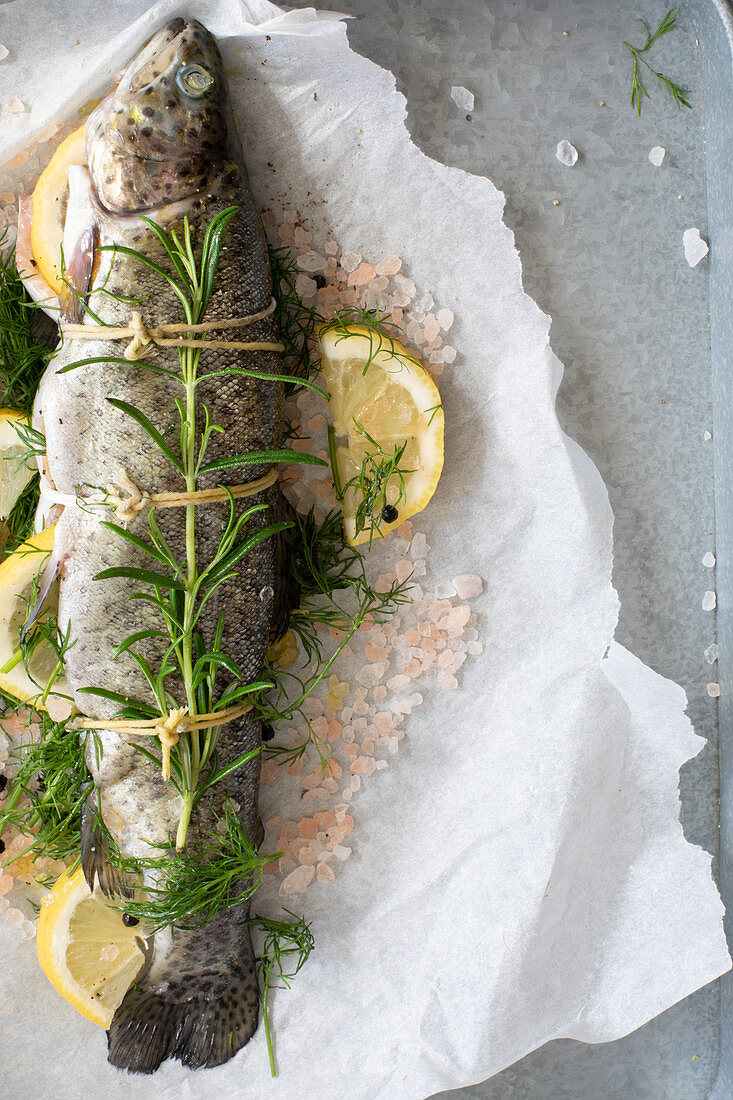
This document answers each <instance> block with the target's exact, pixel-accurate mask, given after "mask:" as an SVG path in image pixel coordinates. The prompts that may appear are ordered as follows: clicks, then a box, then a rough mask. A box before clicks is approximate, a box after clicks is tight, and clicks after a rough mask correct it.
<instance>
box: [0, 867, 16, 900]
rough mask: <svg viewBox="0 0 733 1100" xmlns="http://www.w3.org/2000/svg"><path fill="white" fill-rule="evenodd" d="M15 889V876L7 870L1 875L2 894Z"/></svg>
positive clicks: (0, 886)
mask: <svg viewBox="0 0 733 1100" xmlns="http://www.w3.org/2000/svg"><path fill="white" fill-rule="evenodd" d="M12 889H13V876H12V875H9V874H8V873H7V871H6V872H5V874H2V875H0V895H1V894H9V893H10V891H11V890H12Z"/></svg>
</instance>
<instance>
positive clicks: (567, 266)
mask: <svg viewBox="0 0 733 1100" xmlns="http://www.w3.org/2000/svg"><path fill="white" fill-rule="evenodd" d="M293 6H301V7H304V6H306V4H305V3H301V4H296V5H293ZM318 6H320V7H323V8H331V9H333V10H338V11H342V12H343V11H348V12H349V13H350V14H351V15H352V16H354V17H355V18H354V19H353V20H352V21H351V22H350V23H349V39H350V42H351V44H352V46H353V47H354V48H355V49H356V50H357V51H358V52H360V53H362V54H364V55H366V56H367V57H369V58H371V59H372V60H374V61H376V62H377V63H378V64H380V65H383V66H384V67H385V68H388V69H391V70H392V72H394V73H395V74H396V76H397V80H398V87H399V88H400V90H401V91H403V92H404V94H405V95H406V97H407V102H408V119H407V125H408V128H409V129H410V132H411V134H412V136H413V139H414V140H415V142H416V143H417V145H418V146H419V147H420V148H421V149H422V150H423V151H424V152H425V153H427V154H428V155H429V156H431V157H434V158H435V159H437V160H440V161H442V162H444V163H446V164H451V165H457V166H459V167H461V168H465V169H467V170H468V171H471V172H475V173H478V174H483V175H487V176H489V177H490V178H491V179H492V180H493V181H494V183H495V184H496V185H497V186H498V187H499V188H501V189H502V190H503V191H504V192H505V194H506V200H507V201H506V210H505V221H506V222H507V224H508V225H509V227H510V228H511V229H512V230H513V231H514V233H515V236H516V242H517V246H518V248H519V253H520V257H521V259H522V264H523V270H524V284H525V287H526V289H527V291H528V293H529V294H531V295H532V297H533V298H534V299H535V300H536V301H537V302H538V303H539V305H540V307H541V308H542V309H543V310H545V311H546V312H547V313H549V314H550V316H551V317H552V328H551V333H550V340H551V343H552V347H553V350H554V351H555V352H556V354H557V355H558V356H559V358H560V360H561V361H562V362H563V363H564V365H565V378H564V381H563V385H562V387H561V389H560V394H559V398H558V412H559V415H560V418H561V422H562V424H563V427H564V428H565V429H566V431H567V432H568V433H569V434H570V435H571V436H572V437H573V438H575V439H576V440H578V442H579V443H580V444H581V445H582V446H583V447H584V448H585V450H586V451H587V452H588V453H589V454H590V455H591V457H592V458H593V459H594V461H595V462H596V464H597V466H598V467H599V469H600V471H601V473H602V475H603V477H604V480H605V482H606V485H607V487H608V490H609V495H610V498H611V504H612V506H613V509H614V513H615V517H616V520H615V561H614V583H615V585H616V587H617V589H618V591H619V594H620V596H621V618H620V622H619V627H618V631H617V637H618V639H619V641H621V642H622V643H623V644H624V645H626V646H628V647H629V648H630V649H631V650H632V651H633V652H634V653H636V654H637V655H638V656H639V657H640V658H642V660H644V661H645V662H646V663H648V664H649V665H651V667H652V668H654V669H655V670H656V671H658V672H660V673H662V674H663V675H665V676H669V677H670V678H672V679H673V680H675V681H677V682H678V683H680V684H682V686H683V687H684V688H685V690H686V692H687V695H688V698H689V700H690V706H689V714H690V716H691V718H692V720H693V722H694V724H695V728H696V730H697V732H698V733H699V734H701V735H703V736H704V737H705V738H706V739H707V743H706V747H705V748H704V749H703V751H702V752H701V753H700V755H699V756H698V757H696V758H695V759H694V760H692V761H690V762H689V763H688V764H687V765H686V766H685V767H684V768H683V769H682V772H681V775H680V795H681V821H682V825H683V828H684V831H685V835H686V836H687V838H688V840H689V841H691V842H692V843H694V844H699V845H701V846H702V847H704V848H705V849H706V850H707V851H709V852H711V853H713V855H714V871H715V874H716V876H719V881H720V884H721V889H722V892H723V897H724V900H726V901H727V900H731V899H733V854H732V853H733V698H732V697H731V686H732V674H733V666H732V664H731V662H732V661H733V528H732V522H731V521H732V520H733V461H732V459H733V430H732V429H733V425H730V424H729V420H730V417H731V415H732V413H731V410H732V409H733V369H732V368H733V363H731V358H732V357H733V302H732V301H731V298H732V297H733V289H732V288H733V278H732V275H731V272H732V271H733V187H732V186H731V165H733V121H732V115H733V112H732V111H731V105H732V104H733V61H732V55H731V47H732V43H733V33H732V32H733V9H731V7H730V6H729V4H728V2H727V0H688V3H686V4H685V5H684V7H683V9H682V11H681V12H680V16H679V19H678V26H677V28H676V29H675V30H674V32H673V33H671V34H669V35H667V36H666V37H664V38H663V39H660V40H659V41H658V43H657V44H656V45H655V47H654V60H656V61H658V62H659V68H660V69H661V71H662V72H664V73H667V74H668V75H670V76H672V77H673V78H674V79H675V80H676V82H677V83H678V84H680V85H682V86H683V87H685V88H688V89H690V90H691V100H692V103H693V110H691V111H688V110H678V109H677V108H676V107H675V105H674V103H673V102H672V100H671V98H670V97H669V96H668V94H667V93H666V92H665V90H664V89H663V88H661V87H658V86H656V85H655V82H654V81H653V78H652V79H650V80H649V81H648V82H647V87H648V89H649V91H650V93H651V96H652V98H651V99H650V100H646V101H645V103H644V107H643V110H642V114H641V117H640V118H639V117H637V115H636V113H635V112H634V111H632V109H631V106H630V104H629V94H630V85H631V59H630V56H629V54H628V51H627V50H626V49H625V48H624V45H623V43H624V40H628V41H630V42H633V43H636V42H637V40H638V41H639V43H642V42H643V31H642V30H641V28H640V24H639V23H638V22H637V20H638V18H639V17H643V18H644V19H646V20H647V21H648V22H649V24H650V25H651V26H652V27H656V26H657V24H658V23H659V21H660V20H661V19H662V17H663V16H664V14H665V12H666V10H667V9H668V8H669V6H670V4H669V3H668V2H667V0H638V2H637V3H634V4H633V5H632V4H629V3H618V2H615V0H604V2H603V3H599V2H598V0H451V2H450V3H446V0H340V2H339V0H321V2H320V4H319V5H318ZM452 85H465V86H466V87H468V88H469V89H470V90H471V91H472V92H474V93H475V96H476V105H475V109H474V111H473V112H472V114H471V117H470V119H467V118H466V116H465V111H460V110H459V109H458V108H457V107H456V105H455V104H454V103H453V101H452V100H451V98H450V88H451V86H452ZM563 138H567V139H568V140H569V141H571V142H572V143H573V144H574V145H575V146H576V147H577V148H578V150H579V151H580V159H579V162H578V164H577V165H576V166H575V167H574V168H572V169H571V168H566V167H563V166H562V165H560V164H559V163H558V162H557V160H556V159H555V147H556V145H557V143H558V141H560V140H561V139H563ZM655 145H661V146H664V147H665V149H666V151H667V152H666V156H665V159H664V162H663V164H662V166H661V167H659V168H657V167H654V166H653V165H652V164H651V163H650V162H649V160H648V153H649V151H650V149H651V148H652V147H653V146H655ZM691 226H696V227H698V228H699V229H700V232H701V234H702V236H703V237H704V238H705V239H706V240H709V241H710V244H711V251H710V255H709V258H708V259H706V260H703V261H702V262H701V263H700V264H699V265H698V266H697V267H695V268H694V269H690V268H689V267H688V265H687V264H686V262H685V260H684V256H683V252H682V234H683V232H684V230H685V229H687V228H689V227H691ZM469 247H470V241H466V248H469ZM707 551H712V552H714V553H715V554H716V556H717V569H716V570H715V571H714V570H711V569H707V570H706V569H705V568H703V566H702V564H701V563H702V558H703V556H704V555H705V553H706V552H707ZM716 582H717V583H716ZM716 588H717V594H718V608H717V613H715V612H706V611H703V609H702V606H701V604H702V597H703V595H704V593H705V591H706V590H708V589H716ZM716 614H717V637H716ZM715 641H717V643H718V645H719V650H720V654H719V659H718V662H717V664H715V663H712V664H711V663H709V662H708V660H707V659H706V657H705V656H704V651H705V650H706V649H707V648H708V647H709V646H710V645H711V644H712V643H714V642H715ZM709 683H719V684H720V688H721V695H720V699H719V700H717V699H715V698H714V697H711V695H710V694H709V693H708V684H709ZM719 733H720V755H718V734H719ZM719 766H720V795H721V805H720V812H719V798H718V796H719V776H718V769H719ZM663 965H673V963H670V961H669V960H664V962H663ZM732 1021H733V979H731V977H730V976H727V977H726V978H724V979H723V980H722V981H721V982H719V983H718V982H716V983H713V984H711V985H709V986H706V987H705V988H703V989H701V990H699V991H698V992H697V993H695V994H694V995H692V996H691V997H688V998H687V999H686V1000H684V1001H682V1002H680V1003H679V1004H677V1005H675V1006H674V1007H673V1008H670V1009H669V1010H668V1011H667V1012H665V1013H663V1014H662V1015H661V1016H658V1017H657V1018H656V1019H654V1020H652V1021H651V1022H650V1023H648V1024H647V1025H646V1026H644V1027H642V1028H640V1029H639V1030H638V1031H636V1032H634V1033H633V1034H631V1035H629V1036H627V1037H626V1038H623V1039H620V1040H618V1041H616V1042H613V1043H605V1044H600V1045H595V1046H594V1045H588V1044H584V1043H579V1042H575V1041H572V1040H556V1041H554V1042H551V1043H548V1044H547V1045H546V1046H544V1047H542V1048H541V1049H539V1050H537V1051H535V1052H534V1053H532V1054H530V1055H528V1056H527V1057H525V1058H524V1059H522V1061H520V1062H518V1063H516V1064H515V1065H513V1066H511V1067H509V1068H508V1069H506V1070H504V1072H502V1073H500V1074H498V1075H497V1076H495V1077H493V1078H492V1079H491V1080H490V1081H487V1082H484V1083H483V1084H476V1085H473V1086H471V1087H468V1088H463V1089H458V1090H456V1091H453V1092H451V1093H445V1094H441V1095H443V1096H445V1097H446V1098H448V1097H450V1098H454V1097H455V1098H461V1100H462V1098H464V1097H465V1098H466V1100H514V1098H517V1100H518V1098H521V1100H576V1098H577V1100H581V1098H582V1100H611V1098H618V1100H641V1098H649V1100H661V1098H670V1100H701V1098H703V1097H709V1096H714V1097H715V1098H716V1100H727V1098H730V1097H733V1033H732V1031H731V1022H732Z"/></svg>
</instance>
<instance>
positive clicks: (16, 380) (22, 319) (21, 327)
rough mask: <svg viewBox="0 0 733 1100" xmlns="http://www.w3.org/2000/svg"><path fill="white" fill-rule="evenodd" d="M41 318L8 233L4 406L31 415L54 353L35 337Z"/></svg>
mask: <svg viewBox="0 0 733 1100" xmlns="http://www.w3.org/2000/svg"><path fill="white" fill-rule="evenodd" d="M40 316H41V314H40V313H39V310H38V306H37V305H36V303H35V302H33V301H31V299H30V297H29V296H28V294H27V292H26V289H25V287H24V286H23V283H22V282H21V278H20V275H19V274H18V272H17V271H16V268H15V254H14V252H13V251H12V249H8V248H7V230H5V229H4V230H3V231H2V233H0V405H4V406H8V407H11V408H14V409H21V410H22V411H23V412H25V413H30V412H31V410H32V408H33V398H34V397H35V393H36V389H37V387H38V383H39V381H40V380H41V375H42V374H43V372H44V370H45V369H46V365H47V364H48V362H49V360H50V358H51V356H52V355H53V349H52V348H50V347H49V346H48V345H47V344H46V343H43V342H41V340H40V339H38V338H37V337H36V336H35V335H34V333H33V328H34V321H35V322H37V319H38V318H39V317H40Z"/></svg>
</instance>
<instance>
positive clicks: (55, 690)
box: [0, 527, 72, 721]
mask: <svg viewBox="0 0 733 1100" xmlns="http://www.w3.org/2000/svg"><path fill="white" fill-rule="evenodd" d="M54 534H55V528H54V527H46V528H45V529H44V530H43V531H41V532H40V533H39V534H38V535H33V537H32V538H30V539H28V540H27V541H26V542H23V543H21V545H20V546H19V547H18V549H17V550H15V551H14V552H13V553H12V554H10V556H9V557H7V558H6V559H5V561H4V562H2V563H0V688H2V690H3V691H6V692H7V693H8V695H12V696H13V698H15V699H20V700H21V701H22V702H30V703H32V704H33V706H36V707H40V708H41V709H43V710H46V711H48V713H49V714H50V715H51V717H52V718H53V719H54V720H56V721H60V720H61V719H62V718H68V716H69V715H70V714H71V710H72V703H71V701H70V699H65V698H62V696H65V695H66V696H68V695H70V694H71V689H70V687H69V684H68V683H67V681H66V678H65V676H64V675H63V673H61V674H60V675H58V676H57V677H56V679H55V680H54V681H53V684H52V685H51V689H50V691H49V693H48V695H47V697H46V698H45V699H43V700H42V698H41V697H42V696H43V694H44V692H45V689H46V688H47V686H48V683H49V680H50V679H51V677H52V676H53V674H54V672H55V670H56V666H57V657H56V653H55V652H54V650H53V649H52V647H51V646H49V645H47V644H44V642H43V641H41V642H39V643H38V645H37V646H36V648H35V649H34V651H33V654H32V656H31V658H30V661H29V669H30V675H29V674H28V672H27V671H26V668H25V665H24V664H23V661H22V659H21V657H20V652H19V649H18V641H19V634H20V628H21V627H22V625H23V623H24V622H25V620H26V617H27V614H28V610H29V607H28V601H29V600H30V599H31V598H32V595H33V591H34V582H35V581H36V579H37V578H38V577H39V575H40V574H41V573H42V571H43V569H44V567H45V565H46V562H47V561H48V557H49V554H50V553H51V552H52V550H53V544H54ZM54 605H56V606H57V605H58V582H55V583H54V585H53V587H52V588H51V591H50V592H49V594H48V598H47V600H46V603H45V604H44V608H43V611H42V612H41V615H42V617H45V616H47V615H52V614H54V613H55V610H56V607H55V606H54Z"/></svg>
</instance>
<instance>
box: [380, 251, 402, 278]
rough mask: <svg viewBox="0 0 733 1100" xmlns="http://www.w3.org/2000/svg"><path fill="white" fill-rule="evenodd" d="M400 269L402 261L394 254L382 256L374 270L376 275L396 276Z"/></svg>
mask: <svg viewBox="0 0 733 1100" xmlns="http://www.w3.org/2000/svg"><path fill="white" fill-rule="evenodd" d="M401 267H402V260H401V259H400V257H399V256H396V255H395V254H394V252H390V253H388V255H386V256H383V257H382V259H381V260H380V261H379V263H378V264H377V265H376V267H375V268H374V270H375V271H376V273H377V275H396V274H397V272H398V271H399V270H400V268H401Z"/></svg>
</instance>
